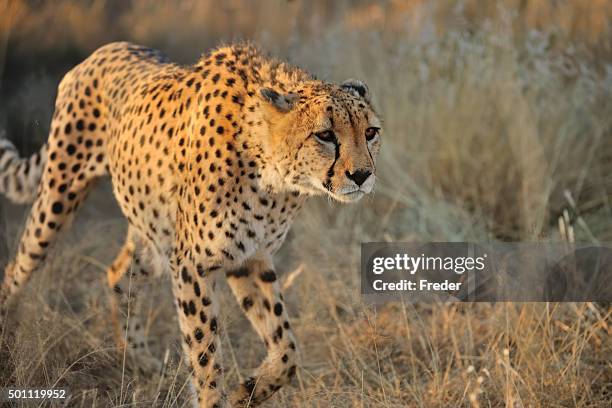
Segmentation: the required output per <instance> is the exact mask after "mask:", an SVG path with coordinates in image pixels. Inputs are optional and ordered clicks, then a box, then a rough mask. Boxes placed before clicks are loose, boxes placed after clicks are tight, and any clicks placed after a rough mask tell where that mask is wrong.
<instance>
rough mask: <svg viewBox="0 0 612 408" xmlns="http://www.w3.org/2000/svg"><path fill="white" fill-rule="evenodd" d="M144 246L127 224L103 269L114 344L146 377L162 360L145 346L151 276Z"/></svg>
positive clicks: (155, 370)
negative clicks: (120, 242) (112, 257)
mask: <svg viewBox="0 0 612 408" xmlns="http://www.w3.org/2000/svg"><path fill="white" fill-rule="evenodd" d="M145 249H146V243H145V242H143V241H142V239H140V238H139V237H138V236H137V233H136V232H135V231H134V230H133V229H132V227H130V228H129V229H128V234H127V237H126V240H125V243H124V244H123V247H122V248H121V250H120V252H119V254H118V255H117V257H116V258H115V260H114V261H113V262H112V264H111V265H110V266H109V268H108V269H107V283H108V286H109V287H110V289H111V290H112V293H113V295H112V298H111V321H112V324H113V329H114V337H115V343H116V344H117V348H118V350H119V351H120V353H121V354H122V358H127V360H128V361H129V362H130V363H132V364H133V365H134V366H135V368H136V369H137V371H138V373H139V374H140V375H143V376H145V377H149V376H152V375H156V374H160V373H162V364H161V362H160V360H159V359H158V358H156V357H155V356H154V355H153V354H152V353H151V351H150V350H149V345H148V341H147V336H146V333H145V326H146V324H145V323H146V312H147V307H146V306H147V302H146V299H147V292H148V290H149V289H151V286H152V284H153V282H152V281H153V280H155V278H154V277H153V276H151V275H152V269H151V265H150V262H148V259H147V257H146V255H145V254H144V252H145Z"/></svg>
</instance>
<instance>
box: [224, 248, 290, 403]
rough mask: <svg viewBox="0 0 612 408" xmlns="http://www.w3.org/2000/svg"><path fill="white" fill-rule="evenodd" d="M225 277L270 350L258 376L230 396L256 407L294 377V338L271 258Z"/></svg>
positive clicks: (245, 266)
mask: <svg viewBox="0 0 612 408" xmlns="http://www.w3.org/2000/svg"><path fill="white" fill-rule="evenodd" d="M226 275H227V281H228V283H229V285H230V287H231V288H232V291H233V293H234V295H235V297H236V299H237V300H238V302H239V303H240V305H241V306H242V309H243V311H244V313H245V314H246V316H247V317H248V319H249V320H250V321H251V324H252V325H253V327H254V328H255V331H256V332H257V334H259V337H261V339H262V340H263V342H264V344H265V345H266V348H267V350H268V355H267V357H266V359H265V360H264V361H263V362H262V363H261V365H260V366H259V367H258V368H257V370H256V371H255V373H254V374H253V375H252V376H250V377H248V378H247V379H246V380H245V381H244V382H243V383H242V384H241V385H240V386H239V387H238V389H236V390H235V391H234V392H233V393H232V394H231V402H232V406H238V407H243V406H249V407H253V406H256V405H259V404H260V403H261V402H262V401H264V400H266V399H268V398H269V397H270V396H272V395H273V394H274V393H275V392H276V391H278V390H279V389H280V388H281V386H282V385H284V384H285V383H287V382H289V380H290V379H291V378H292V377H293V376H294V375H295V371H296V360H297V355H296V346H295V338H294V336H293V333H292V331H291V327H290V325H289V320H288V316H287V311H286V308H285V305H284V303H283V298H282V295H281V291H280V288H279V284H278V282H277V280H276V273H275V272H274V268H273V265H272V262H271V260H270V259H269V258H265V259H263V260H252V261H249V262H247V263H246V264H245V265H244V266H243V267H242V268H240V269H237V270H234V271H229V272H227V273H226Z"/></svg>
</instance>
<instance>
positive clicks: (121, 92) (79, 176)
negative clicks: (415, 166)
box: [0, 42, 380, 407]
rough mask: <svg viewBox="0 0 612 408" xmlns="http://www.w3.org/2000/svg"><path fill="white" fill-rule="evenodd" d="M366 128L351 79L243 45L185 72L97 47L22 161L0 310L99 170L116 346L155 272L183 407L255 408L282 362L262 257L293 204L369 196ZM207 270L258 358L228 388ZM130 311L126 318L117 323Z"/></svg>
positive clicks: (154, 58)
mask: <svg viewBox="0 0 612 408" xmlns="http://www.w3.org/2000/svg"><path fill="white" fill-rule="evenodd" d="M379 128H380V121H379V119H378V116H377V114H376V112H375V111H374V109H373V108H372V104H371V99H370V95H369V91H368V88H367V86H366V85H365V84H363V83H362V82H360V81H356V80H349V81H346V82H345V83H343V84H341V85H336V84H332V83H326V82H323V81H319V80H316V79H314V78H313V77H312V76H311V75H309V74H308V73H306V72H305V71H303V70H301V69H299V68H296V67H293V66H290V65H288V64H286V63H283V62H279V61H277V60H274V59H270V58H268V57H266V56H265V55H263V54H262V53H261V52H260V51H258V50H257V49H256V48H254V47H252V46H250V45H248V44H237V45H231V46H224V47H220V48H218V49H216V50H213V51H211V52H210V53H208V54H207V55H205V56H204V57H202V58H201V59H200V60H199V61H198V62H197V63H196V64H194V65H192V66H186V67H185V66H179V65H176V64H173V63H171V62H170V61H168V59H167V58H166V57H165V56H163V55H162V54H161V53H160V52H158V51H155V50H152V49H149V48H145V47H141V46H137V45H133V44H129V43H125V42H122V43H112V44H109V45H106V46H104V47H102V48H100V49H98V50H97V51H95V52H94V53H93V54H92V55H91V56H90V57H89V58H87V59H86V60H85V61H84V62H82V63H81V64H79V65H78V66H76V67H75V68H74V69H72V70H71V71H70V72H68V73H67V74H66V76H65V77H64V79H63V80H62V81H61V83H60V85H59V90H58V96H57V100H56V109H55V114H54V115H53V120H52V123H51V130H50V135H49V139H48V142H47V148H46V150H45V149H43V150H42V152H43V153H44V158H40V159H39V160H37V159H35V158H34V159H29V160H30V161H31V160H34V161H35V162H36V163H38V164H40V166H41V167H42V176H41V177H40V183H39V184H38V186H37V194H36V198H35V202H34V204H33V206H32V209H31V213H30V217H29V218H28V220H27V225H26V227H25V229H24V232H23V235H22V237H21V241H20V244H19V249H18V252H17V255H16V257H15V258H14V260H13V261H12V262H11V263H10V264H9V265H8V266H7V268H6V270H5V279H4V283H3V286H2V292H1V293H0V304H5V305H6V303H7V302H6V301H7V300H8V299H9V297H11V296H12V295H15V294H16V293H17V292H18V291H19V289H20V288H21V287H22V286H23V284H24V283H25V282H26V281H27V279H28V278H29V276H30V275H31V273H32V272H33V271H34V270H35V269H36V268H37V267H38V266H39V265H40V264H41V262H42V261H43V260H44V259H45V257H46V256H47V254H48V250H49V248H50V246H51V245H52V244H53V243H54V241H55V240H56V236H57V233H58V232H59V231H60V230H62V228H64V227H65V226H66V225H67V224H68V222H69V219H70V218H71V216H72V215H73V214H74V213H75V212H76V210H77V208H78V207H79V205H80V203H81V202H82V201H83V199H84V198H85V196H86V194H87V191H88V189H89V188H90V186H91V184H92V182H93V181H94V180H95V179H96V178H98V177H102V176H105V175H110V177H111V180H112V185H113V191H114V195H115V198H116V199H117V202H118V203H119V206H120V207H121V210H122V211H123V213H124V214H125V216H126V218H127V220H128V223H129V229H128V234H127V238H126V241H125V244H124V246H123V248H122V250H121V251H120V253H119V255H118V256H117V258H116V260H115V261H114V262H113V263H112V265H111V266H110V267H109V270H108V284H109V286H110V287H111V288H112V289H113V292H114V293H115V301H114V304H115V305H116V308H114V309H113V310H114V312H113V315H114V321H115V322H116V325H117V326H118V327H117V335H118V336H117V337H118V338H119V339H120V340H121V339H127V343H128V344H127V346H128V348H129V350H130V352H136V351H137V350H138V351H143V352H145V353H146V349H147V348H146V341H145V339H144V330H143V325H142V322H140V321H139V320H138V310H139V309H141V307H142V298H143V297H145V296H146V294H145V293H146V287H147V286H150V285H151V284H152V279H154V278H155V277H156V276H160V275H161V274H164V273H168V274H170V275H171V277H172V286H173V293H174V297H175V304H176V308H177V312H178V317H179V324H180V328H181V333H182V339H183V347H184V351H185V355H186V356H187V359H188V362H189V366H190V369H191V372H192V384H193V388H194V390H195V395H194V405H195V406H200V407H221V406H246V405H249V406H255V405H257V404H259V403H261V402H262V401H264V400H266V399H267V398H269V397H270V396H271V395H272V394H274V393H275V392H276V391H277V390H278V389H279V388H280V387H281V386H282V385H283V384H285V383H286V382H287V381H289V380H290V379H291V377H292V376H293V375H294V374H295V372H296V366H297V361H296V341H295V338H294V336H293V333H292V331H291V325H290V322H289V317H288V315H287V309H286V307H285V304H284V302H283V297H282V295H281V292H280V287H279V284H278V277H277V275H276V272H275V268H274V265H273V263H272V256H273V255H274V253H275V252H276V251H277V250H278V249H279V247H280V246H281V244H282V242H283V241H284V239H285V236H286V234H287V231H288V230H289V228H290V225H291V223H292V221H293V219H294V217H295V216H296V214H297V212H298V210H299V209H300V207H301V206H302V205H303V203H304V201H305V199H306V198H307V197H308V196H313V195H324V196H328V197H330V198H332V199H335V200H337V201H341V202H351V201H356V200H358V199H359V198H361V197H362V196H363V195H364V194H367V193H369V192H370V191H371V190H372V187H373V185H374V181H375V159H376V156H377V154H378V150H379V144H380V135H379V133H380V132H379ZM0 147H1V148H2V149H3V150H0V152H4V155H5V156H6V157H10V158H11V163H15V164H14V166H17V168H19V169H21V170H15V173H16V174H23V175H24V177H25V176H27V177H30V178H29V179H28V180H32V181H34V179H36V178H38V177H39V176H38V174H40V172H35V171H33V168H34V167H33V166H32V165H31V164H30V168H29V170H30V173H29V176H28V171H26V170H25V169H24V167H25V166H26V165H25V164H21V163H25V162H24V161H23V160H22V159H18V158H17V156H16V153H15V151H14V149H12V147H11V146H10V145H9V144H8V142H3V144H2V145H0ZM20 160H21V161H20ZM26 160H27V159H26ZM20 172H21V173H20ZM3 174H12V173H10V172H9V173H3ZM24 185H27V186H30V184H27V183H22V186H24ZM9 190H10V189H4V191H5V192H6V193H7V194H11V193H10V191H9ZM25 190H27V191H32V190H30V187H28V188H22V191H25ZM16 196H18V195H17V194H13V195H12V197H16ZM23 197H24V198H23V200H24V201H27V200H26V199H25V193H24V195H23ZM128 270H129V273H126V271H128ZM222 276H225V277H226V279H227V282H228V283H229V286H230V287H231V290H232V292H233V294H234V295H235V297H236V299H237V300H238V302H239V303H240V305H241V307H242V309H243V311H244V313H245V315H246V316H247V318H248V319H249V320H250V321H251V323H252V325H253V327H254V329H255V331H256V332H257V334H258V335H259V337H260V338H261V339H262V341H263V342H264V344H265V345H266V348H267V351H268V354H267V357H266V358H265V360H264V361H263V362H262V364H261V366H260V367H259V368H258V369H257V370H256V371H255V372H254V373H253V374H252V375H251V376H249V377H247V379H246V380H245V381H244V382H243V383H242V384H240V385H239V386H238V387H237V388H236V389H234V390H232V391H231V392H226V390H225V387H224V382H223V369H222V366H221V358H220V348H221V345H220V341H219V331H220V330H221V326H220V320H219V310H218V309H219V304H218V299H217V298H218V293H217V290H216V288H217V285H216V281H217V279H219V278H220V277H222ZM130 308H131V313H130V317H129V318H128V319H125V318H124V317H123V316H121V315H119V314H118V313H125V311H126V310H130ZM132 312H133V313H132ZM120 322H125V325H121V323H120ZM153 360H154V359H153Z"/></svg>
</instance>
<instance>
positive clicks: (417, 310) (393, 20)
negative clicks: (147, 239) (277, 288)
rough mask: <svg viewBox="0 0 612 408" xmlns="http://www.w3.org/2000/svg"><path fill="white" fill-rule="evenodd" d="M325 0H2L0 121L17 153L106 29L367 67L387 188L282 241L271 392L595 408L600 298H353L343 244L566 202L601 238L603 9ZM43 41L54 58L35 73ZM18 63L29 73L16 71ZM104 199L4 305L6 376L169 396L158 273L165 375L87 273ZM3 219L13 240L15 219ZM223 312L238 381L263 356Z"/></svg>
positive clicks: (485, 221)
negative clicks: (285, 338)
mask: <svg viewBox="0 0 612 408" xmlns="http://www.w3.org/2000/svg"><path fill="white" fill-rule="evenodd" d="M340 3H341V4H340V5H336V4H335V3H334V5H333V6H332V5H330V3H327V2H319V1H315V2H302V1H292V2H284V1H280V0H279V1H268V2H265V3H264V4H263V5H260V6H259V7H256V6H253V5H251V3H248V4H247V3H240V2H234V1H231V2H227V4H228V5H227V6H223V7H213V6H212V4H213V2H208V1H202V2H191V1H184V2H181V3H180V6H176V7H174V6H169V5H167V3H165V2H156V3H155V5H154V6H151V3H150V2H141V1H133V2H130V3H129V5H125V4H123V5H120V4H119V3H114V2H111V1H101V0H98V1H90V2H88V3H82V2H77V1H70V0H62V1H57V2H41V3H36V4H37V7H34V6H33V4H34V2H30V3H27V2H24V1H10V2H6V1H5V2H2V1H1V0H0V28H4V30H1V31H2V32H3V33H4V34H5V35H4V38H5V40H6V41H8V42H7V43H6V44H8V47H7V49H6V53H7V56H8V57H7V58H14V59H15V60H16V61H18V62H17V63H16V62H13V60H11V61H8V60H7V61H6V63H7V64H6V71H5V81H4V82H3V88H2V90H1V91H2V98H3V102H2V104H0V123H3V124H6V126H5V127H7V128H8V129H9V134H10V135H11V136H12V138H13V139H16V140H18V141H19V142H20V143H21V145H23V146H24V147H30V145H31V144H35V143H38V142H39V141H40V140H42V139H44V134H45V128H46V127H47V126H48V118H49V116H50V114H51V107H52V97H53V92H54V91H53V89H54V86H55V84H56V83H57V80H58V79H59V76H60V73H61V70H62V69H63V68H62V67H65V66H69V65H70V64H73V63H74V62H76V61H77V60H78V58H81V57H82V56H83V55H85V54H86V53H88V52H90V51H91V49H92V48H93V47H95V46H96V45H98V44H101V43H104V42H106V41H109V40H113V39H116V38H118V37H121V38H126V39H133V40H135V41H139V42H143V43H146V44H149V45H157V46H161V47H162V48H163V49H164V50H166V51H167V52H168V53H169V54H170V55H172V56H174V57H177V58H179V59H181V60H183V61H187V60H189V59H193V58H195V56H196V55H197V54H199V53H200V52H202V51H204V48H205V47H206V46H209V45H212V44H214V43H215V42H216V41H218V40H230V39H232V38H234V37H246V38H253V39H256V40H258V41H259V42H260V43H262V44H264V46H266V47H267V48H269V49H270V50H271V51H273V52H274V53H275V54H278V55H282V56H285V57H288V58H290V59H291V60H292V61H293V62H295V63H297V64H300V65H303V66H305V67H307V68H309V69H311V70H312V71H313V72H315V73H317V74H318V75H319V76H320V77H322V78H325V79H329V80H342V79H345V78H347V77H358V78H363V79H364V80H366V82H367V83H368V84H369V86H370V88H371V90H372V93H373V95H374V97H375V101H376V104H377V106H378V108H379V110H380V111H381V113H382V115H383V117H384V119H385V123H384V129H385V133H384V136H383V137H384V144H383V149H382V155H381V158H380V162H379V174H380V182H379V184H378V186H377V190H376V194H375V195H374V196H372V197H368V198H366V199H364V200H363V201H362V202H361V203H359V204H357V205H353V206H340V205H333V204H332V205H330V204H329V203H328V202H326V201H325V200H319V201H316V200H315V201H313V202H311V203H309V205H308V206H307V208H306V209H305V210H304V211H303V214H302V216H301V217H300V220H299V221H298V222H297V224H296V225H295V227H294V229H293V231H292V233H291V235H290V238H289V240H288V242H287V243H286V245H285V246H284V248H283V249H282V250H281V253H280V254H279V256H278V258H277V264H278V266H279V270H280V271H281V272H285V276H287V273H288V272H291V271H293V270H295V269H296V268H298V267H300V266H302V267H303V273H301V274H300V275H298V276H297V277H296V278H295V280H294V281H293V283H292V285H291V286H290V287H289V289H288V291H287V292H288V293H287V296H286V298H287V299H288V307H289V310H290V315H291V316H292V322H291V323H292V325H293V327H294V328H295V330H296V332H297V336H298V338H299V339H301V342H302V347H301V355H302V369H301V370H300V371H299V373H298V379H297V381H295V383H294V384H293V386H291V387H286V388H284V389H283V390H281V391H280V393H279V395H278V396H277V397H275V398H274V399H273V400H272V401H271V402H270V403H269V404H268V406H271V407H330V406H331V407H405V406H408V407H464V406H465V407H512V408H514V407H602V408H603V407H609V406H610V403H611V401H612V361H611V360H610V355H612V341H611V338H612V337H611V335H612V331H611V328H610V324H611V323H610V322H611V317H612V316H611V314H612V309H610V308H609V307H608V306H606V307H603V306H602V305H592V304H512V303H507V304H460V305H403V304H388V305H385V306H380V307H378V308H374V307H372V306H368V305H365V304H363V302H361V299H360V295H359V274H358V259H359V243H360V242H366V241H386V240H389V241H391V240H392V241H434V240H437V241H461V240H471V241H481V242H484V241H491V240H498V239H501V240H523V241H540V240H553V241H554V240H558V239H559V234H558V232H557V217H558V215H559V214H560V212H561V211H562V210H563V209H564V208H566V207H567V208H569V210H570V212H571V214H572V216H573V218H576V216H580V217H581V218H580V219H581V220H582V222H581V223H577V224H576V226H575V228H576V237H577V240H578V241H589V242H596V241H610V240H611V239H612V205H611V203H610V196H611V194H610V190H611V189H612V176H611V174H612V160H611V157H612V142H611V141H612V139H611V136H612V135H611V132H612V115H611V113H612V66H611V65H609V64H606V59H605V58H604V56H605V55H609V51H610V50H609V47H610V44H609V43H607V41H609V39H610V38H612V37H610V25H609V20H610V17H609V16H610V15H612V7H610V3H609V2H603V1H593V2H580V1H568V2H567V4H566V7H563V8H560V7H552V6H551V4H552V3H550V2H545V1H523V2H518V1H513V0H507V1H505V2H503V3H504V4H505V5H506V6H516V10H518V11H517V12H516V13H514V14H513V13H509V12H508V11H504V9H503V8H500V7H494V6H492V5H489V6H487V7H482V8H479V7H476V4H482V3H481V2H475V1H464V2H457V3H456V4H454V5H452V6H449V2H424V1H416V0H415V1H400V0H397V1H390V2H387V3H384V4H383V5H382V6H381V5H380V4H373V3H370V2H357V3H356V5H355V6H351V7H349V6H347V5H346V3H344V2H340ZM432 4H433V5H432ZM459 5H463V7H459ZM110 6H114V7H110ZM7 10H8V11H7ZM3 11H6V12H3ZM606 16H607V17H606ZM602 19H603V20H602ZM100 21H102V22H104V23H105V24H108V25H109V26H110V27H112V29H111V30H106V29H103V24H100ZM602 21H603V22H602ZM606 22H607V23H606ZM41 27H42V28H41ZM49 27H51V28H52V29H49ZM9 28H10V29H9ZM49 50H51V51H53V50H59V51H58V52H61V53H63V54H61V56H62V58H63V59H61V61H59V62H58V60H59V57H58V59H54V60H53V61H51V62H49V66H48V68H47V71H43V70H41V69H40V68H34V69H31V66H32V65H31V59H32V58H34V57H32V56H36V55H48V54H44V53H45V52H47V53H48V52H49ZM66 50H71V51H70V52H69V53H66ZM2 54H3V53H0V55H2ZM70 58H72V59H70ZM21 61H23V64H24V65H23V66H26V67H30V69H29V70H28V72H27V73H26V74H22V73H21V72H17V71H16V70H15V69H14V68H11V66H15V65H19V62H21ZM40 61H41V60H38V62H39V63H40ZM24 134H25V135H28V137H29V138H30V139H31V140H30V139H26V138H25V136H24V137H22V136H21V135H24ZM20 137H21V138H22V139H21V140H20ZM109 194H110V191H109V188H108V185H106V184H104V185H103V188H102V189H101V190H100V191H99V192H97V193H96V194H94V196H93V197H91V198H90V200H89V202H88V204H87V205H86V206H85V208H84V209H83V211H82V213H81V214H80V216H79V217H78V219H77V220H76V222H75V228H74V230H73V231H72V232H70V233H68V234H65V236H64V239H63V242H62V244H61V245H60V247H59V248H58V249H57V250H56V252H55V254H56V256H55V257H54V258H53V259H52V260H51V261H50V262H49V263H48V264H47V265H46V266H45V268H44V271H40V272H39V273H37V274H36V276H35V277H34V279H33V280H32V282H31V284H30V285H28V288H27V290H26V291H25V293H24V296H23V297H22V298H21V299H20V300H19V305H20V308H19V309H18V310H16V311H15V312H14V313H13V315H12V319H11V320H12V322H11V323H10V325H11V327H13V328H15V330H16V336H17V338H16V341H15V342H11V343H10V344H4V345H3V346H2V347H3V348H2V351H1V352H0V386H2V385H6V384H16V385H20V386H34V385H39V386H40V385H45V386H50V385H54V384H55V385H58V386H65V387H69V388H70V389H71V390H72V393H73V395H74V398H73V400H72V403H71V406H75V407H89V406H96V407H106V406H111V407H120V406H121V407H126V406H143V407H146V406H151V405H155V406H162V407H174V406H184V404H185V402H186V399H185V394H186V387H185V384H186V381H187V373H186V370H185V368H184V364H183V363H182V361H181V358H180V353H178V340H179V338H178V336H177V327H178V326H177V323H176V322H175V320H174V317H173V315H174V310H173V307H172V305H171V300H170V295H169V289H168V288H166V287H163V288H159V293H156V294H155V296H153V297H152V302H151V308H150V319H149V320H150V322H149V323H150V332H151V335H152V337H153V338H154V339H156V340H157V344H156V345H155V346H154V350H155V351H156V353H157V354H158V355H159V356H160V358H161V357H162V356H163V355H164V353H165V352H166V350H168V355H169V364H168V368H167V376H166V378H165V379H164V380H161V381H160V380H159V379H151V380H142V379H138V378H137V377H136V376H135V375H134V373H133V372H132V370H131V368H130V366H129V365H127V366H125V367H124V364H123V361H122V359H121V357H120V356H119V355H118V354H117V353H116V350H114V349H113V341H112V333H111V330H110V323H109V321H108V301H107V295H108V294H107V293H106V292H107V291H106V289H105V288H104V284H103V282H104V276H103V272H102V269H103V266H104V265H106V264H108V262H109V261H110V260H111V259H112V257H113V256H114V254H115V253H116V251H117V250H118V247H119V244H120V243H121V239H122V236H123V228H124V224H123V221H122V220H121V218H120V216H119V213H118V210H117V209H116V208H115V207H114V206H113V207H112V208H109V204H108V196H109ZM568 197H571V198H572V200H571V201H570V200H568ZM5 212H6V214H5V219H6V221H7V230H6V237H8V241H9V245H12V246H14V244H15V241H16V236H17V231H18V230H19V228H20V226H21V225H22V221H23V220H24V217H25V215H24V213H23V212H22V210H20V209H17V208H14V207H8V208H6V209H5ZM100 237H105V238H104V239H101V238H100ZM223 306H224V307H223V310H224V313H223V319H224V323H225V325H224V327H225V332H224V340H225V341H224V345H225V347H224V358H225V361H226V362H227V366H228V369H229V373H228V376H229V380H230V381H232V382H236V381H237V379H238V378H239V375H240V374H239V373H242V374H243V375H244V374H245V373H246V371H245V369H248V368H252V367H254V366H256V365H257V362H258V361H259V359H260V358H261V357H262V355H263V352H264V350H263V346H261V347H259V346H257V347H255V346H254V344H256V343H255V340H254V339H255V334H254V333H253V332H252V330H250V328H249V327H248V323H247V322H246V321H245V319H244V318H243V317H242V316H241V313H240V311H239V309H238V307H237V306H236V305H234V301H233V300H232V299H230V296H227V297H226V298H224V299H223ZM16 322H19V324H17V323H16ZM244 333H248V335H243V334H244Z"/></svg>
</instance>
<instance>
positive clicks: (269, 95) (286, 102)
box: [259, 88, 299, 113]
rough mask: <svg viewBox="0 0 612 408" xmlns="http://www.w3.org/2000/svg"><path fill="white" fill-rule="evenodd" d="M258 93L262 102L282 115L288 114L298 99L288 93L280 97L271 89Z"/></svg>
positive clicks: (295, 95) (296, 96) (297, 96)
mask: <svg viewBox="0 0 612 408" xmlns="http://www.w3.org/2000/svg"><path fill="white" fill-rule="evenodd" d="M259 93H260V94H261V97H262V98H263V100H264V101H266V102H267V103H269V104H271V105H272V106H274V107H275V108H276V110H277V111H279V112H282V113H287V112H289V111H290V110H291V109H292V108H293V105H294V104H295V102H296V101H297V100H298V99H299V95H297V94H294V93H290V94H287V95H281V94H279V93H278V92H276V91H275V90H274V89H272V88H262V89H261V90H260V91H259Z"/></svg>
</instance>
